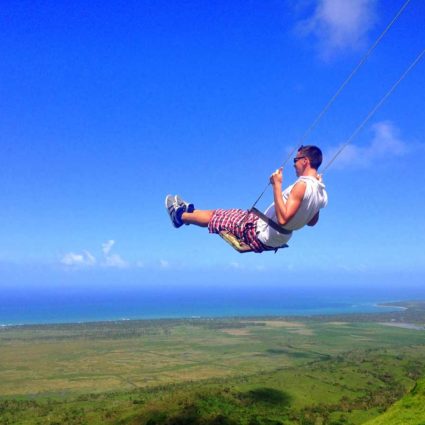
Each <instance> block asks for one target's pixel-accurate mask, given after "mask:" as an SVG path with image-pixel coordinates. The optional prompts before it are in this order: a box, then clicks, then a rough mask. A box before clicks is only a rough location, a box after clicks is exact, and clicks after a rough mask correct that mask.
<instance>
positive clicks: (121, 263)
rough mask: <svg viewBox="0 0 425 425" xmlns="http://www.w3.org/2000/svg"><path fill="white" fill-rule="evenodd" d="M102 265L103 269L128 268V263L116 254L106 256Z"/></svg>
mask: <svg viewBox="0 0 425 425" xmlns="http://www.w3.org/2000/svg"><path fill="white" fill-rule="evenodd" d="M102 265H103V266H105V267H116V268H119V269H123V268H126V267H128V266H129V264H128V262H127V261H125V260H123V259H122V258H121V256H120V255H118V254H112V255H108V256H107V257H106V258H105V261H104V262H103V263H102Z"/></svg>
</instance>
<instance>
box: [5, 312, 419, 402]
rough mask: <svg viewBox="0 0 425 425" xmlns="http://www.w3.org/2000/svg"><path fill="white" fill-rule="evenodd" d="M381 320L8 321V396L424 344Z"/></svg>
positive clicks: (195, 376) (181, 378)
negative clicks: (37, 323)
mask: <svg viewBox="0 0 425 425" xmlns="http://www.w3.org/2000/svg"><path fill="white" fill-rule="evenodd" d="M424 343H425V332H420V331H417V330H412V329H404V328H397V327H386V326H383V325H380V324H375V323H368V324H365V323H343V324H341V323H339V322H311V321H310V322H309V321H306V322H301V321H290V320H288V321H285V320H271V319H268V320H255V319H253V320H246V319H244V320H237V319H232V320H223V319H218V320H198V321H167V322H162V321H158V322H148V323H145V322H143V321H137V322H125V323H119V324H116V323H110V324H108V323H104V324H102V325H99V324H85V325H56V326H44V327H41V326H40V327H35V329H31V327H30V326H25V327H12V328H3V329H1V330H0V348H1V349H0V396H19V395H27V396H34V395H38V396H40V395H43V394H55V393H57V394H81V393H87V392H93V393H101V392H105V391H117V390H129V389H134V388H143V387H152V386H157V385H165V384H168V383H179V382H187V381H196V380H205V379H210V378H224V377H232V376H240V375H247V376H248V375H253V374H256V373H259V372H263V373H264V372H269V371H273V370H276V369H281V368H288V367H294V366H300V365H303V364H306V363H311V362H314V361H319V360H323V359H326V358H329V357H330V356H336V355H338V354H340V353H344V352H346V351H350V350H352V349H353V348H359V347H360V346H361V347H362V349H377V348H380V349H381V348H385V347H388V348H390V347H394V346H404V345H405V344H410V345H411V344H415V345H418V344H424Z"/></svg>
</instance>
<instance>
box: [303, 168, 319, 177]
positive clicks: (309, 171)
mask: <svg viewBox="0 0 425 425" xmlns="http://www.w3.org/2000/svg"><path fill="white" fill-rule="evenodd" d="M301 176H303V177H306V176H309V177H316V178H317V170H315V169H314V168H306V169H305V170H304V172H303V173H302V174H301Z"/></svg>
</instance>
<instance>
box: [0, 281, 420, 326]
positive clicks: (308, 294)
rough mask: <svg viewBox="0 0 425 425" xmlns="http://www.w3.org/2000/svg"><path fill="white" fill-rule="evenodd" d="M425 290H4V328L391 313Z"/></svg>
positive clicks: (0, 311)
mask: <svg viewBox="0 0 425 425" xmlns="http://www.w3.org/2000/svg"><path fill="white" fill-rule="evenodd" d="M412 299H425V292H424V290H423V289H422V288H416V289H415V288H412V289H410V290H407V289H406V288H392V289H388V288H384V287H381V288H374V289H371V288H368V289H365V288H358V287H350V288H348V287H341V286H338V287H286V286H285V285H281V286H270V287H265V286H263V285H258V286H250V287H248V288H246V287H243V286H231V285H229V286H223V285H220V286H214V285H209V286H197V287H196V286H190V287H182V286H178V287H173V286H157V287H121V288H118V287H114V288H111V287H107V288H105V287H104V288H100V287H97V288H91V289H87V288H82V287H79V288H69V287H68V288H47V289H46V288H44V289H41V288H38V289H36V288H31V289H29V288H26V289H25V288H19V289H15V290H13V289H11V288H8V289H3V290H2V291H1V292H0V325H1V326H6V325H17V324H48V323H75V322H91V321H105V320H106V321H107V320H129V319H159V318H193V317H228V316H231V317H235V316H277V315H291V316H292V315H318V314H340V313H369V312H370V313H374V312H382V311H389V310H390V309H391V308H390V307H382V306H379V305H378V304H380V303H385V302H389V301H402V300H412Z"/></svg>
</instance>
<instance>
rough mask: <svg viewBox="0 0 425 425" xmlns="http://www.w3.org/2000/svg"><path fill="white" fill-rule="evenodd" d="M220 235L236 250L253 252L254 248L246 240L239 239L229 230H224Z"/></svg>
mask: <svg viewBox="0 0 425 425" xmlns="http://www.w3.org/2000/svg"><path fill="white" fill-rule="evenodd" d="M219 235H220V236H221V237H222V238H223V239H224V240H225V241H226V242H227V243H228V244H229V245H230V246H231V247H232V248H233V249H235V250H236V251H238V252H239V253H241V254H243V253H245V252H252V248H251V247H250V246H249V245H248V244H246V243H245V242H244V241H241V240H240V239H238V238H237V237H236V236H235V235H234V234H233V233H230V232H229V231H228V230H222V231H221V232H220V233H219Z"/></svg>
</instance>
